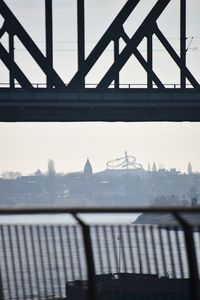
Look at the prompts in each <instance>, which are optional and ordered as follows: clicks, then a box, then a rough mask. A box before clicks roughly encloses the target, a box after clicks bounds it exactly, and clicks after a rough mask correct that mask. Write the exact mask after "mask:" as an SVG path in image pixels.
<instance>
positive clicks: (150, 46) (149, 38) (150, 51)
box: [147, 34, 153, 89]
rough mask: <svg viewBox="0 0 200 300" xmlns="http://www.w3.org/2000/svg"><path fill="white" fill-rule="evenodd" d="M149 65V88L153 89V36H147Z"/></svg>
mask: <svg viewBox="0 0 200 300" xmlns="http://www.w3.org/2000/svg"><path fill="white" fill-rule="evenodd" d="M147 65H148V73H147V87H148V89H152V88H153V82H152V76H151V71H152V69H153V37H152V34H149V35H148V36H147Z"/></svg>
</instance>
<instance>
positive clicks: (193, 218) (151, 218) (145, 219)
mask: <svg viewBox="0 0 200 300" xmlns="http://www.w3.org/2000/svg"><path fill="white" fill-rule="evenodd" d="M183 216H184V218H185V220H187V221H188V223H190V224H194V225H200V214H199V213H198V214H194V213H193V214H183ZM134 224H150V225H161V226H165V225H170V226H176V225H179V223H178V222H177V220H176V219H175V218H174V217H173V216H172V215H171V214H165V213H151V214H148V213H144V214H141V215H140V216H139V217H138V218H137V219H136V220H135V222H134Z"/></svg>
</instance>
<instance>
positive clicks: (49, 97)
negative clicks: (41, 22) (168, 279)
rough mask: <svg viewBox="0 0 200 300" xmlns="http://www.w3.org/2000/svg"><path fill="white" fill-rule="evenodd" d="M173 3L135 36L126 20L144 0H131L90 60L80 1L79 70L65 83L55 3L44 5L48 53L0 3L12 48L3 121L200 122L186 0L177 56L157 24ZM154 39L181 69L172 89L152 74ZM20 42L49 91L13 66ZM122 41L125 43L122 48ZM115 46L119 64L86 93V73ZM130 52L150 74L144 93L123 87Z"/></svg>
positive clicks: (0, 93)
mask: <svg viewBox="0 0 200 300" xmlns="http://www.w3.org/2000/svg"><path fill="white" fill-rule="evenodd" d="M172 1H173V0H158V1H157V2H156V4H155V5H154V7H153V8H152V10H151V11H150V12H149V14H148V15H147V16H146V18H145V19H144V21H143V22H142V23H141V25H140V26H139V27H138V29H137V30H136V31H135V33H134V34H133V35H132V36H131V37H129V36H128V34H127V33H126V31H125V29H124V23H125V22H126V20H127V19H128V17H129V16H130V15H131V13H132V12H133V11H134V9H135V8H136V7H137V5H138V4H139V2H140V0H128V1H127V2H126V3H125V5H124V7H123V8H122V9H121V11H120V12H119V13H118V15H117V16H116V18H115V19H114V21H113V22H112V23H111V25H110V26H109V27H108V29H107V30H106V32H105V33H104V35H103V36H102V38H101V39H100V40H99V41H98V42H97V44H96V46H95V47H94V49H93V50H92V51H91V53H90V54H89V55H88V56H87V57H86V55H85V13H84V0H77V49H78V50H77V57H78V71H77V73H76V74H75V75H74V76H73V77H72V79H71V81H70V82H69V83H68V84H67V85H66V84H65V83H64V82H63V80H62V79H61V77H60V76H59V74H57V72H56V70H55V69H54V68H53V9H52V0H46V1H45V32H46V41H45V43H46V55H44V54H43V53H42V52H41V51H40V49H39V48H38V46H37V45H36V43H35V42H34V41H33V40H32V38H31V37H30V35H29V34H28V33H27V32H26V30H25V29H24V27H23V26H22V25H21V24H20V22H19V21H18V19H17V18H16V17H15V15H14V14H13V12H11V10H10V9H9V7H8V6H7V5H6V1H3V0H2V1H1V2H0V15H1V17H2V18H3V20H4V22H3V25H2V27H1V28H0V38H1V37H3V36H4V34H8V40H9V45H8V49H6V47H5V46H4V45H3V43H2V42H0V59H1V60H2V62H3V63H4V65H5V66H6V67H7V69H8V70H9V74H10V75H9V76H10V78H9V85H8V86H7V87H6V86H5V85H3V84H2V85H1V86H0V121H199V120H200V86H199V83H198V81H197V80H196V78H195V77H194V76H193V75H192V73H191V72H190V70H189V69H188V68H187V64H186V52H187V47H186V0H181V1H180V53H179V54H177V52H176V51H175V50H174V48H173V47H172V45H171V44H170V42H169V41H168V40H167V38H166V37H165V35H164V34H163V33H162V31H161V29H160V28H159V26H158V23H157V21H158V19H159V17H160V15H161V14H162V13H163V11H164V10H165V9H166V7H167V6H168V4H169V3H170V2H172ZM188 5H189V3H188ZM154 36H155V37H156V38H157V39H158V40H159V41H160V43H161V44H162V46H163V47H164V48H165V50H166V52H167V53H168V54H169V55H170V56H171V58H172V60H173V61H174V62H175V64H176V65H177V68H178V69H179V70H180V82H179V83H178V84H177V85H175V84H174V85H172V87H173V88H170V87H169V86H166V85H165V84H164V83H163V82H162V81H161V79H160V78H159V77H158V75H157V74H156V73H155V71H154V68H153V37H154ZM15 37H17V38H18V40H19V41H20V42H21V43H22V44H23V46H24V47H25V49H26V50H27V51H28V52H29V54H30V55H31V56H32V58H33V59H34V60H35V62H36V64H37V65H38V66H39V67H40V68H41V70H42V71H43V72H44V74H45V75H46V83H45V85H44V86H43V88H40V87H38V86H40V85H34V84H32V83H31V82H30V80H29V79H28V76H27V75H26V74H25V73H24V72H23V71H22V69H21V68H20V66H19V65H17V63H16V62H15ZM120 39H122V40H123V42H124V43H125V47H124V49H123V50H122V51H120ZM143 40H146V54H147V55H146V56H147V57H146V59H145V58H144V56H143V55H142V54H141V53H140V51H139V50H138V45H139V44H140V43H141V42H142V41H143ZM111 43H112V44H113V64H112V65H111V67H110V68H109V69H108V70H107V71H106V73H105V75H104V76H103V77H102V78H101V80H100V81H99V82H98V83H97V85H96V86H95V88H92V86H90V88H88V85H87V84H86V81H85V78H86V76H87V74H88V73H89V72H90V70H91V69H92V68H93V67H94V66H95V64H96V62H97V60H98V59H99V58H100V57H101V55H102V54H103V53H104V51H105V49H106V48H107V46H108V45H110V44H111ZM132 55H134V57H136V59H137V60H138V61H139V63H140V64H141V66H142V67H143V69H144V70H145V71H146V74H147V81H146V83H145V84H144V86H145V88H140V89H138V86H137V85H136V86H134V85H131V88H130V87H129V85H127V87H128V88H124V87H122V85H121V84H120V71H121V70H122V68H123V67H124V66H125V65H126V63H127V61H128V59H129V58H130V57H131V56H132ZM133 72H137V70H133ZM188 83H189V84H188ZM175 86H176V88H174V87H175ZM177 87H178V88H177Z"/></svg>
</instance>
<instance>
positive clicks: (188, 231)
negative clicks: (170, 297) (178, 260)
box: [174, 212, 199, 300]
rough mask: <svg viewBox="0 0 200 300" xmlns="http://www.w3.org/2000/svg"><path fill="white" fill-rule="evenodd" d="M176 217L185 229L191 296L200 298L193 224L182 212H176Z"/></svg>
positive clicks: (194, 298) (192, 298)
mask: <svg viewBox="0 0 200 300" xmlns="http://www.w3.org/2000/svg"><path fill="white" fill-rule="evenodd" d="M174 216H175V218H176V219H177V220H178V221H179V223H180V224H181V226H182V228H183V230H184V237H185V243H186V250H187V260H188V269H189V276H190V278H189V283H190V296H191V298H190V299H191V300H197V299H199V288H198V285H199V280H198V267H197V258H196V252H195V244H194V236H193V230H192V227H191V225H190V224H189V223H188V222H187V221H186V220H185V218H184V217H182V216H181V215H180V213H177V212H176V213H174Z"/></svg>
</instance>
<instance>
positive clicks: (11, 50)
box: [9, 33, 15, 88]
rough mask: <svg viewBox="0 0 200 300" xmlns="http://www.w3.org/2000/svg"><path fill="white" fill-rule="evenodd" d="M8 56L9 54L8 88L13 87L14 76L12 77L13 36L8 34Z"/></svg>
mask: <svg viewBox="0 0 200 300" xmlns="http://www.w3.org/2000/svg"><path fill="white" fill-rule="evenodd" d="M9 54H10V74H9V81H10V88H14V87H15V76H14V59H15V57H14V35H13V34H12V33H10V34H9Z"/></svg>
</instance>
